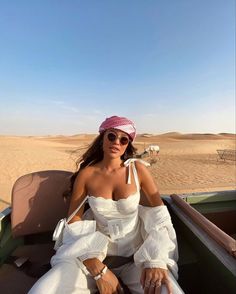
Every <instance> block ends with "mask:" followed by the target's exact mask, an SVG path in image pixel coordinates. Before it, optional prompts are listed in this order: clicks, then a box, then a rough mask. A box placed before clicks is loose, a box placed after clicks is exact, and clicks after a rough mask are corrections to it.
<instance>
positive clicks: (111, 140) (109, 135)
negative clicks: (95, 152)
mask: <svg viewBox="0 0 236 294" xmlns="http://www.w3.org/2000/svg"><path fill="white" fill-rule="evenodd" d="M107 138H108V140H109V141H110V142H114V141H115V140H116V135H115V134H113V133H109V134H108V135H107Z"/></svg>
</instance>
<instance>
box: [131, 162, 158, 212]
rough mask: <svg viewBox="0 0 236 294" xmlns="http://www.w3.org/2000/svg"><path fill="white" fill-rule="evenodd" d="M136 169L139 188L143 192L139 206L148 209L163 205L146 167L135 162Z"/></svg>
mask: <svg viewBox="0 0 236 294" xmlns="http://www.w3.org/2000/svg"><path fill="white" fill-rule="evenodd" d="M136 168H137V173H138V177H139V183H140V187H141V189H142V191H143V192H144V193H141V199H140V204H141V205H143V206H150V207H154V206H159V205H164V204H163V202H162V200H161V197H160V193H159V191H158V188H157V185H156V183H155V181H154V179H153V177H152V175H151V173H150V172H149V170H148V169H147V167H146V166H145V165H144V164H142V163H140V162H136Z"/></svg>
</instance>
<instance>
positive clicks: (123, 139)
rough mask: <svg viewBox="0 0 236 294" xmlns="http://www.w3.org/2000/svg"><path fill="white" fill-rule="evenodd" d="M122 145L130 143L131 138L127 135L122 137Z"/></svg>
mask: <svg viewBox="0 0 236 294" xmlns="http://www.w3.org/2000/svg"><path fill="white" fill-rule="evenodd" d="M120 143H121V145H127V144H128V143H129V139H128V138H127V137H121V138H120Z"/></svg>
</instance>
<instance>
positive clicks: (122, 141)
mask: <svg viewBox="0 0 236 294" xmlns="http://www.w3.org/2000/svg"><path fill="white" fill-rule="evenodd" d="M107 138H108V140H109V141H110V142H114V141H115V140H116V139H117V138H119V140H120V144H121V145H127V144H128V143H129V138H128V137H118V136H117V135H116V134H114V133H108V134H107Z"/></svg>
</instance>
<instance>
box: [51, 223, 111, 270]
mask: <svg viewBox="0 0 236 294" xmlns="http://www.w3.org/2000/svg"><path fill="white" fill-rule="evenodd" d="M108 242H109V240H108V237H107V236H105V235H104V234H102V233H101V232H98V231H96V221H88V220H84V221H76V222H74V223H71V224H68V225H66V227H65V229H64V232H63V243H62V245H61V246H60V247H59V248H58V249H57V252H56V254H55V255H54V256H53V257H52V259H51V264H52V266H53V265H55V264H57V263H58V262H60V261H62V260H66V259H71V258H79V259H80V260H81V261H84V260H86V259H88V258H98V259H99V260H101V261H103V260H104V258H105V257H106V254H107V247H108Z"/></svg>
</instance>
